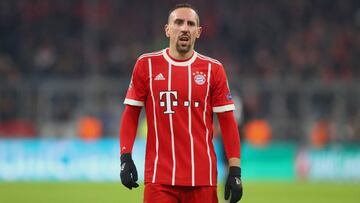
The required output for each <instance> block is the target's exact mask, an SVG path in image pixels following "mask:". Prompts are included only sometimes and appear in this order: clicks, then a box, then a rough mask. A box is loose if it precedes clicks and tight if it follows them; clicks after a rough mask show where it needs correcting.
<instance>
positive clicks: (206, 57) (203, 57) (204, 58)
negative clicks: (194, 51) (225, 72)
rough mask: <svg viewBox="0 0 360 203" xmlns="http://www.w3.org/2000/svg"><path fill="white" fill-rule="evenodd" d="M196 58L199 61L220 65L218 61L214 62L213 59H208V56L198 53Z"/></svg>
mask: <svg viewBox="0 0 360 203" xmlns="http://www.w3.org/2000/svg"><path fill="white" fill-rule="evenodd" d="M198 57H199V58H200V59H202V60H205V61H210V62H213V63H216V64H218V65H221V63H220V61H218V60H216V59H213V58H210V57H208V56H204V55H202V54H199V53H198Z"/></svg>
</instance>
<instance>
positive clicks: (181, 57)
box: [169, 47, 194, 60]
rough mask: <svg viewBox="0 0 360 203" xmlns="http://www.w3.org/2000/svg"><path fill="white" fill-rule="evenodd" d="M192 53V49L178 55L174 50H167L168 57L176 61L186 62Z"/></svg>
mask: <svg viewBox="0 0 360 203" xmlns="http://www.w3.org/2000/svg"><path fill="white" fill-rule="evenodd" d="M193 53H194V50H193V49H190V50H189V51H188V52H186V53H180V52H178V51H177V50H176V49H174V48H173V49H172V48H171V47H170V48H169V55H170V56H171V57H172V58H174V59H176V60H187V59H189V58H190V57H191V56H192V55H193Z"/></svg>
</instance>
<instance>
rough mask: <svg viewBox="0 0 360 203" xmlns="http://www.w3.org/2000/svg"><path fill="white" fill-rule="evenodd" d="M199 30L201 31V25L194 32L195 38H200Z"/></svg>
mask: <svg viewBox="0 0 360 203" xmlns="http://www.w3.org/2000/svg"><path fill="white" fill-rule="evenodd" d="M201 32H202V27H200V26H199V27H198V28H197V32H196V36H195V37H196V38H197V39H199V38H200V35H201Z"/></svg>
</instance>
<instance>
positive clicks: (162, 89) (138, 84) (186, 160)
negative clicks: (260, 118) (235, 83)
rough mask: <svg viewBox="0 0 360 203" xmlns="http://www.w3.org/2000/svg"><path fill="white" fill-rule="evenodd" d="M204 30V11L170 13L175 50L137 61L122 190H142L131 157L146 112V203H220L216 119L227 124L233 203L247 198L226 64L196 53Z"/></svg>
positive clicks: (124, 126)
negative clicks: (215, 146)
mask: <svg viewBox="0 0 360 203" xmlns="http://www.w3.org/2000/svg"><path fill="white" fill-rule="evenodd" d="M201 31H202V28H201V27H200V20H199V16H198V14H197V12H196V10H195V9H194V8H193V7H192V6H191V5H189V4H178V5H176V6H175V7H174V8H173V9H172V10H170V12H169V16H168V23H167V24H166V25H165V34H166V36H167V37H168V38H169V47H168V48H166V49H164V50H161V51H158V52H153V53H147V54H143V55H142V56H140V57H139V58H138V59H137V62H136V64H135V67H134V71H133V75H132V79H131V83H130V86H129V89H128V91H127V94H126V98H125V101H124V104H125V109H124V112H123V115H122V121H121V124H120V150H121V172H120V177H121V182H122V184H123V185H124V186H126V187H127V188H129V189H132V188H136V187H138V184H137V183H136V181H137V179H138V177H137V171H136V167H135V164H134V162H133V160H132V157H131V151H132V147H133V144H134V140H135V136H136V131H137V125H138V118H139V114H140V111H141V108H142V107H143V106H145V110H146V118H147V124H148V136H147V144H146V155H145V156H146V157H145V190H144V202H146V203H159V202H169V203H172V202H174V203H180V202H181V203H189V202H190V203H192V202H206V203H209V202H210V203H211V202H218V198H217V188H216V187H217V169H216V157H215V151H214V146H213V144H212V137H213V129H212V124H213V113H216V114H217V116H218V120H219V123H220V127H221V131H222V135H223V142H224V146H225V151H226V156H227V159H228V162H229V174H228V178H227V181H226V184H225V199H229V197H230V194H231V198H230V202H232V203H233V202H237V201H239V200H240V199H241V197H242V184H241V169H240V137H239V133H238V130H237V123H236V121H235V118H234V114H233V110H234V109H235V106H234V103H233V100H232V96H231V94H230V91H229V87H228V84H227V78H226V74H225V70H224V67H223V66H222V64H221V63H220V62H219V61H217V60H215V59H212V58H209V57H207V56H204V55H201V54H199V53H197V52H196V51H195V50H194V44H195V40H196V39H197V38H199V37H200V34H201Z"/></svg>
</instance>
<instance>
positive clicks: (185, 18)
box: [165, 8, 201, 54]
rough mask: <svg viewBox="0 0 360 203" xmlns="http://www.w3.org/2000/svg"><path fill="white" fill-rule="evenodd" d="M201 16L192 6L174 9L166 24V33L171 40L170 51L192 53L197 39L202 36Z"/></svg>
mask: <svg viewBox="0 0 360 203" xmlns="http://www.w3.org/2000/svg"><path fill="white" fill-rule="evenodd" d="M198 22H199V17H198V15H197V14H196V12H195V11H194V10H192V9H191V8H178V9H176V10H174V11H173V12H172V13H171V14H170V16H169V19H168V24H166V25H165V34H166V36H167V37H168V38H169V40H170V47H169V48H170V52H172V51H176V52H177V53H179V54H187V53H190V54H191V53H192V52H191V51H192V50H194V45H195V40H196V39H197V38H199V37H200V34H201V27H200V26H199V25H198Z"/></svg>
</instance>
